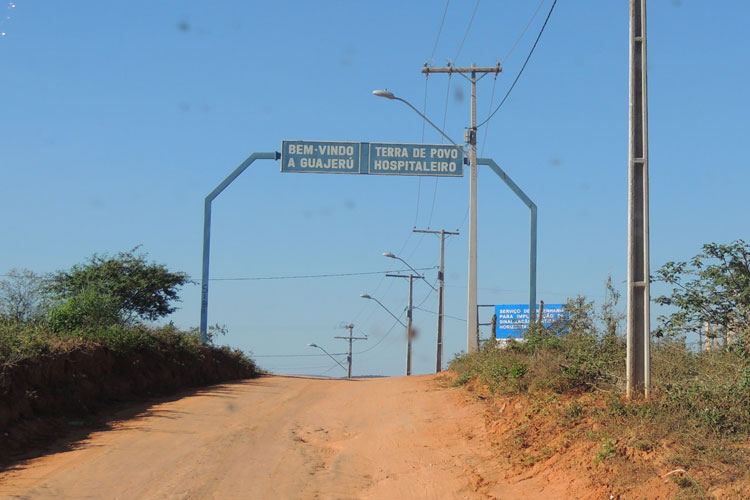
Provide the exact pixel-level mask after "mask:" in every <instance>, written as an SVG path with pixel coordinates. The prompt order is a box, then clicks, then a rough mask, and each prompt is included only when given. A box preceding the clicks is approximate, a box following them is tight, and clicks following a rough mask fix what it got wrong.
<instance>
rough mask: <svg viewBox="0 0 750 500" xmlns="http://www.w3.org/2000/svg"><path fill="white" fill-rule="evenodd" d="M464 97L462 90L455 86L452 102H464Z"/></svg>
mask: <svg viewBox="0 0 750 500" xmlns="http://www.w3.org/2000/svg"><path fill="white" fill-rule="evenodd" d="M465 97H466V95H465V94H464V88H463V87H461V86H460V85H456V87H455V88H454V89H453V100H455V101H456V102H464V98H465Z"/></svg>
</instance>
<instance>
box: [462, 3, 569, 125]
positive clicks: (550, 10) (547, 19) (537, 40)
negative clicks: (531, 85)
mask: <svg viewBox="0 0 750 500" xmlns="http://www.w3.org/2000/svg"><path fill="white" fill-rule="evenodd" d="M555 5H557V0H554V1H553V2H552V7H550V9H549V13H548V14H547V18H546V19H545V20H544V24H543V25H542V29H541V30H539V35H537V37H536V40H535V41H534V45H533V46H532V47H531V50H530V51H529V55H528V56H526V60H525V61H524V63H523V66H521V69H520V71H519V72H518V75H516V79H515V80H513V83H512V84H511V86H510V88H509V89H508V92H506V93H505V97H503V100H502V101H500V104H498V105H497V108H495V111H493V112H492V113H491V114H490V116H488V117H487V119H486V120H484V121H483V122H482V123H480V124H478V125H477V128H479V127H481V126H482V125H484V124H485V123H487V122H488V121H490V119H491V118H492V117H493V116H495V113H497V112H498V110H499V109H500V108H501V107H502V106H503V104H505V101H506V100H507V99H508V96H509V95H510V93H511V92H512V91H513V88H514V87H515V86H516V83H518V79H519V78H521V75H522V74H523V70H524V69H526V65H527V64H528V63H529V59H531V55H532V54H533V53H534V49H536V46H537V44H538V43H539V39H540V38H542V33H544V28H546V27H547V22H548V21H549V18H550V16H552V11H553V10H554V9H555Z"/></svg>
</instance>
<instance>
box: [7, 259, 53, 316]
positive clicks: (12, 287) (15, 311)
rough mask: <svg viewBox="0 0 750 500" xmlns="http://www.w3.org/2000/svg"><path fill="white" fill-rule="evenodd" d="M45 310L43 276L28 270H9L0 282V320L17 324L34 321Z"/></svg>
mask: <svg viewBox="0 0 750 500" xmlns="http://www.w3.org/2000/svg"><path fill="white" fill-rule="evenodd" d="M46 308H47V296H46V293H45V278H44V276H41V275H38V274H36V273H34V272H33V271H30V270H28V269H21V270H18V269H11V270H10V271H8V274H7V276H6V279H4V280H2V281H0V318H3V319H5V320H8V321H13V322H18V323H23V322H27V321H36V320H38V319H41V318H42V317H43V316H44V314H45V310H46Z"/></svg>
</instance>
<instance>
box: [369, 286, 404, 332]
mask: <svg viewBox="0 0 750 500" xmlns="http://www.w3.org/2000/svg"><path fill="white" fill-rule="evenodd" d="M359 296H360V297H362V298H363V299H370V300H374V301H375V302H377V303H378V304H380V307H382V308H383V309H385V310H386V311H387V312H388V314H390V315H391V316H393V318H394V319H395V320H396V321H398V322H399V323H400V324H401V326H403V327H404V328H406V325H405V324H404V322H403V321H401V320H400V319H399V317H398V316H396V315H395V314H393V313H392V312H391V310H390V309H388V308H387V307H385V306H384V305H383V303H382V302H380V301H379V300H378V299H376V298H375V297H370V296H369V295H367V294H366V293H360V294H359Z"/></svg>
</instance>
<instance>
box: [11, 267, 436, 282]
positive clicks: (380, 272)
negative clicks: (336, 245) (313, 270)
mask: <svg viewBox="0 0 750 500" xmlns="http://www.w3.org/2000/svg"><path fill="white" fill-rule="evenodd" d="M430 269H434V267H423V268H419V269H417V270H418V271H429V270H430ZM407 271H409V269H397V270H393V271H367V272H361V273H332V274H301V275H294V276H251V277H244V278H210V280H209V281H261V280H291V279H307V278H340V277H347V276H365V275H371V274H385V273H405V272H407ZM0 276H1V275H0Z"/></svg>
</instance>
